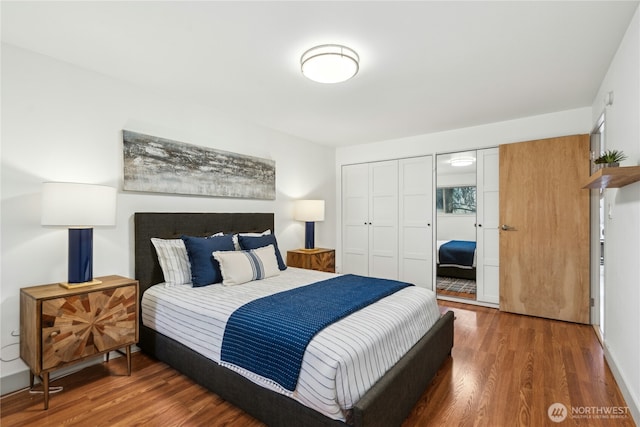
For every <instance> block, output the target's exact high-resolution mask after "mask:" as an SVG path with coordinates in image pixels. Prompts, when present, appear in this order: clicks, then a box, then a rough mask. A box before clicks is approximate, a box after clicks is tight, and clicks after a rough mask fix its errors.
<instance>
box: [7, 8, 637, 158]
mask: <svg viewBox="0 0 640 427" xmlns="http://www.w3.org/2000/svg"><path fill="white" fill-rule="evenodd" d="M637 6H638V1H620V2H616V1H584V2H582V1H566V2H564V1H545V2H521V1H510V2H509V1H503V2H484V1H470V2H458V1H448V2H431V1H412V2H394V1H387V2H383V1H356V2H344V1H340V2H333V1H332V2H329V1H327V2H308V1H301V2H268V1H258V2H242V1H236V2H212V1H196V2H187V1H175V2H156V1H142V2H126V1H120V2H117V1H114V2H54V1H46V2H9V1H2V3H1V14H2V41H3V42H5V43H9V44H13V45H16V46H19V47H22V48H25V49H29V50H32V51H35V52H38V53H42V54H45V55H49V56H52V57H55V58H58V59H61V60H63V61H67V62H70V63H73V64H77V65H78V66H80V67H84V68H87V69H90V70H95V71H98V72H100V73H103V74H106V75H110V76H113V77H116V78H119V79H122V80H126V81H129V82H132V83H134V84H137V85H140V86H143V87H146V88H148V89H150V90H153V91H155V92H159V93H162V94H164V95H166V96H170V97H178V98H181V99H182V98H183V99H185V100H187V101H189V102H196V103H201V104H206V105H209V106H211V107H213V108H215V109H216V110H218V111H220V112H223V113H225V114H231V115H233V116H239V117H240V118H242V119H243V120H247V121H250V122H254V123H257V124H260V125H264V126H267V127H269V128H273V129H277V130H279V131H282V132H285V133H288V134H291V135H295V136H298V137H301V138H304V139H307V140H310V141H314V142H318V143H321V144H325V145H331V146H340V145H349V144H358V143H365V142H373V141H379V140H386V139H394V138H400V137H405V136H412V135H419V134H425V133H431V132H436V131H442V130H448V129H456V128H462V127H467V126H474V125H479V124H483V123H491V122H497V121H502V120H509V119H515V118H519V117H526V116H532V115H537V114H543V113H549V112H555V111H562V110H567V109H573V108H579V107H585V106H590V105H591V103H592V102H593V98H594V96H595V94H596V92H597V90H598V86H599V84H600V82H601V81H602V79H603V77H604V75H605V73H606V71H607V68H608V66H609V64H610V62H611V59H612V58H613V55H614V54H615V51H616V48H617V47H618V45H619V43H620V41H621V39H622V36H623V34H624V31H625V30H626V28H627V26H628V25H629V22H630V20H631V18H632V16H633V13H634V11H635V9H636V8H637ZM324 43H339V44H345V45H347V46H349V47H351V48H353V49H355V50H356V51H357V52H358V54H359V55H360V58H361V63H360V72H359V73H358V75H357V76H356V77H355V78H353V79H351V80H349V81H347V82H345V83H340V84H336V85H323V84H320V83H314V82H312V81H309V80H307V79H305V78H304V77H303V76H302V75H301V74H300V64H299V60H300V55H301V54H302V53H303V52H304V51H305V50H306V49H308V48H310V47H312V46H315V45H318V44H324Z"/></svg>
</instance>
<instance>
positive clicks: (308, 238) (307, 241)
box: [304, 221, 316, 249]
mask: <svg viewBox="0 0 640 427" xmlns="http://www.w3.org/2000/svg"><path fill="white" fill-rule="evenodd" d="M315 224H316V223H315V222H314V221H306V222H305V228H304V248H305V249H315V246H316V245H315V236H314V234H315V232H314V231H315Z"/></svg>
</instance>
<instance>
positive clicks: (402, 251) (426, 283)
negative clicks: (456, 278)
mask: <svg viewBox="0 0 640 427" xmlns="http://www.w3.org/2000/svg"><path fill="white" fill-rule="evenodd" d="M398 167H399V173H398V175H399V179H400V181H399V183H398V184H399V185H398V186H399V191H398V197H399V211H398V216H399V236H398V240H399V253H398V257H399V261H398V262H399V274H398V278H399V280H402V281H404V282H409V283H413V284H415V285H417V286H421V287H423V288H427V289H431V290H434V289H433V227H432V224H433V158H432V157H431V156H424V157H415V158H411V159H402V160H400V163H399V165H398Z"/></svg>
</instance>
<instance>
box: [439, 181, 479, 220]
mask: <svg viewBox="0 0 640 427" xmlns="http://www.w3.org/2000/svg"><path fill="white" fill-rule="evenodd" d="M436 210H437V212H438V213H439V214H443V213H444V214H452V215H474V214H475V213H476V187H475V186H464V187H443V188H438V189H436Z"/></svg>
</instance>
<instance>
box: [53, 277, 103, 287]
mask: <svg viewBox="0 0 640 427" xmlns="http://www.w3.org/2000/svg"><path fill="white" fill-rule="evenodd" d="M100 283H102V280H97V279H93V280H90V281H88V282H80V283H69V282H61V283H58V284H59V285H60V286H62V287H63V288H66V289H75V288H84V287H85V286H93V285H99V284H100Z"/></svg>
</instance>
